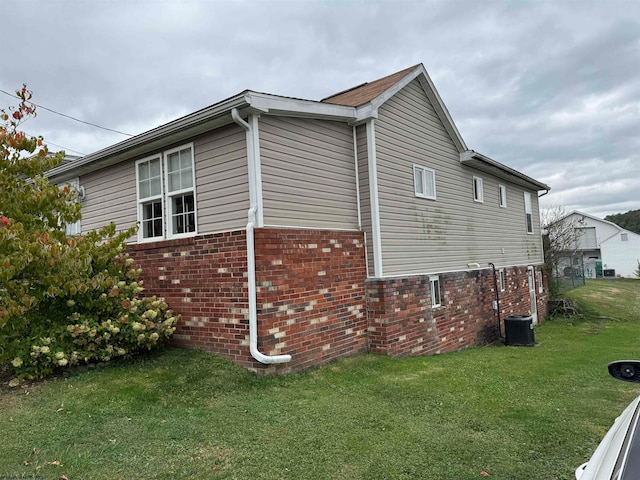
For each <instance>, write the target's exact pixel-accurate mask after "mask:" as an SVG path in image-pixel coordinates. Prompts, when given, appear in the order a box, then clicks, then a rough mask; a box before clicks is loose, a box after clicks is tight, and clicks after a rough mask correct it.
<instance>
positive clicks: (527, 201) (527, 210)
mask: <svg viewBox="0 0 640 480" xmlns="http://www.w3.org/2000/svg"><path fill="white" fill-rule="evenodd" d="M524 221H525V226H526V228H527V234H528V235H532V234H533V211H532V209H531V194H530V193H529V192H524Z"/></svg>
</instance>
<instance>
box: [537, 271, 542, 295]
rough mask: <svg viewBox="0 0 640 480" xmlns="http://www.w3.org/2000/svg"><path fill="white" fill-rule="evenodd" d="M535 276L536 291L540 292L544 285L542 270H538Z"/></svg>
mask: <svg viewBox="0 0 640 480" xmlns="http://www.w3.org/2000/svg"><path fill="white" fill-rule="evenodd" d="M536 276H537V277H538V278H537V280H538V293H542V292H543V290H544V286H543V285H542V270H538V271H537V272H536Z"/></svg>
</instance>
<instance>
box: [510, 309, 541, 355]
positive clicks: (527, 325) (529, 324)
mask: <svg viewBox="0 0 640 480" xmlns="http://www.w3.org/2000/svg"><path fill="white" fill-rule="evenodd" d="M504 333H505V337H506V339H505V345H512V346H518V347H533V346H535V344H536V342H535V339H534V335H533V318H532V317H531V315H510V316H508V317H506V318H505V319H504Z"/></svg>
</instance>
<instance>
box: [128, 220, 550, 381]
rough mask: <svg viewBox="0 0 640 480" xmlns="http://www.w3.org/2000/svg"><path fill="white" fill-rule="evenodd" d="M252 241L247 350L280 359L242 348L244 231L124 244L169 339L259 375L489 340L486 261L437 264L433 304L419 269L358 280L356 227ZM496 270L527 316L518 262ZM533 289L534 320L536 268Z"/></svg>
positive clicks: (516, 310)
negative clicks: (166, 313) (254, 335)
mask: <svg viewBox="0 0 640 480" xmlns="http://www.w3.org/2000/svg"><path fill="white" fill-rule="evenodd" d="M255 247H256V252H255V253H256V288H257V307H258V308H257V314H258V348H259V350H260V351H261V352H263V353H264V354H266V355H278V354H290V355H291V356H292V361H291V362H289V363H286V364H280V365H269V366H268V365H263V364H261V363H259V362H257V361H255V360H254V359H253V357H251V354H250V352H249V320H248V288H247V261H246V260H247V259H246V253H247V252H246V234H245V231H244V230H242V231H234V232H225V233H219V234H210V235H202V236H197V237H193V238H187V239H179V240H166V241H162V242H154V243H145V244H137V245H130V246H129V247H128V251H129V253H130V254H131V256H132V258H133V259H134V261H135V262H136V265H137V266H139V267H142V268H143V275H142V279H143V280H144V281H145V288H146V292H145V293H146V294H148V295H157V296H158V297H161V298H163V299H164V300H165V301H166V302H167V303H168V304H169V306H170V307H171V308H172V309H173V310H174V311H175V312H176V313H179V314H180V315H181V316H182V318H181V320H180V322H179V323H178V325H177V330H176V333H175V335H174V337H173V340H172V342H173V343H174V344H175V345H177V346H182V347H190V348H202V349H205V350H209V351H212V352H214V353H217V354H219V355H222V356H224V357H226V358H229V359H231V360H233V361H234V362H235V363H236V364H238V365H241V366H243V367H245V368H248V369H250V370H253V371H257V372H259V373H263V374H280V373H287V372H292V371H298V370H302V369H304V368H307V367H309V366H312V365H319V364H322V363H326V362H328V361H330V360H333V359H335V358H340V357H345V356H350V355H354V354H357V353H362V352H366V351H372V352H376V353H381V354H386V355H392V356H402V355H426V354H435V353H441V352H449V351H455V350H460V349H462V348H467V347H470V346H474V345H482V344H486V343H489V342H492V341H494V340H496V339H497V321H496V317H495V311H494V310H493V308H492V302H493V300H494V298H495V291H494V288H493V275H492V272H491V270H490V269H485V270H479V271H471V272H456V273H446V274H440V275H439V278H440V285H441V297H442V306H441V307H438V308H435V309H433V308H432V307H431V289H430V283H429V276H407V277H401V278H392V279H382V280H380V279H366V266H365V249H364V244H363V234H362V233H361V232H344V231H323V230H311V229H278V228H261V229H256V231H255ZM539 269H540V267H536V272H537V271H538V270H539ZM505 273H506V291H505V292H501V293H500V306H501V314H502V318H504V317H506V316H507V315H511V314H527V313H528V312H529V310H530V307H529V289H528V280H527V268H526V267H512V268H507V269H505ZM537 281H538V276H537V275H536V282H537ZM536 294H537V303H538V317H539V319H540V320H542V319H543V318H544V317H545V316H546V315H547V300H548V294H547V285H546V277H545V278H544V293H542V294H540V293H538V289H537V288H536Z"/></svg>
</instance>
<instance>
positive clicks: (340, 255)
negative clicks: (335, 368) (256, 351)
mask: <svg viewBox="0 0 640 480" xmlns="http://www.w3.org/2000/svg"><path fill="white" fill-rule="evenodd" d="M255 240H256V276H257V279H256V280H257V286H258V294H257V297H258V298H257V303H258V319H259V321H258V336H259V337H258V338H259V347H260V351H262V352H263V353H265V354H267V355H277V354H290V355H291V356H292V360H291V362H290V363H288V364H283V365H279V366H277V367H275V370H276V371H291V370H300V369H303V368H306V367H309V366H312V365H319V364H322V363H326V362H328V361H330V360H333V359H335V358H339V357H345V356H350V355H354V354H356V353H362V352H366V351H367V337H366V330H367V318H366V311H365V287H364V285H365V279H366V264H365V251H364V237H363V234H362V233H361V232H338V231H323V230H299V229H266V228H265V229H257V230H256V233H255ZM270 368H271V369H273V367H270Z"/></svg>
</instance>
